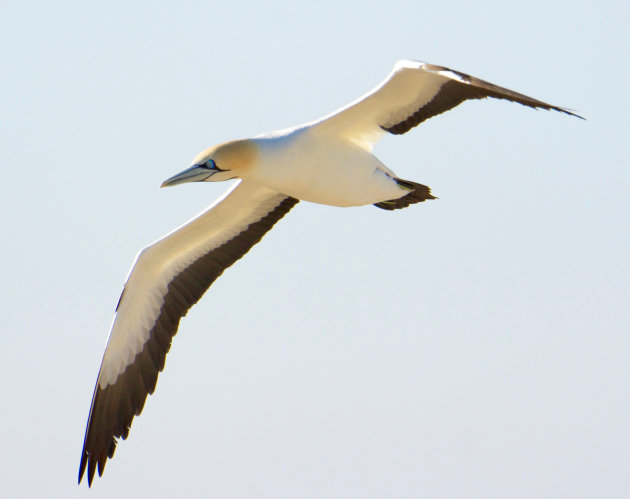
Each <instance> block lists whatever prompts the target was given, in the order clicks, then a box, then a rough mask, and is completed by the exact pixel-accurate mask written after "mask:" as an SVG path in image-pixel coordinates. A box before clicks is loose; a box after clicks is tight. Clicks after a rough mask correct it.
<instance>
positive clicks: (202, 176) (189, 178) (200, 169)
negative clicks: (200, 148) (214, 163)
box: [160, 165, 217, 187]
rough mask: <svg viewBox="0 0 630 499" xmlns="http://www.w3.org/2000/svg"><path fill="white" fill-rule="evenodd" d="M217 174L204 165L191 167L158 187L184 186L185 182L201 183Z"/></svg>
mask: <svg viewBox="0 0 630 499" xmlns="http://www.w3.org/2000/svg"><path fill="white" fill-rule="evenodd" d="M215 173H217V170H213V169H211V168H208V167H207V166H205V165H193V166H191V167H190V168H188V169H187V170H184V171H183V172H179V173H178V174H177V175H173V176H172V177H171V178H168V179H166V180H165V181H164V182H162V185H160V187H170V186H172V185H177V184H185V183H187V182H203V181H204V180H207V179H208V178H210V177H211V176H212V175H214V174H215Z"/></svg>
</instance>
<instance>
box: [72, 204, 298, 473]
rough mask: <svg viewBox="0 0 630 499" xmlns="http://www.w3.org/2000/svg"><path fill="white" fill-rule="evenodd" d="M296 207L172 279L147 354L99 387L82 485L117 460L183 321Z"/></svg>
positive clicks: (274, 214)
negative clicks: (118, 449) (118, 448)
mask: <svg viewBox="0 0 630 499" xmlns="http://www.w3.org/2000/svg"><path fill="white" fill-rule="evenodd" d="M297 202H298V200H297V199H294V198H291V197H284V198H283V199H282V201H281V202H279V203H278V204H277V205H276V206H275V208H273V209H272V210H271V211H269V212H268V213H267V214H266V215H264V216H262V218H260V219H259V220H257V221H254V222H253V223H251V224H249V225H248V226H247V227H246V228H245V229H244V230H242V231H241V232H240V233H239V234H237V235H235V236H234V237H233V238H231V239H230V240H228V241H227V242H225V243H224V244H222V245H221V246H218V247H216V248H213V249H212V250H210V251H208V252H207V253H205V254H203V255H202V256H201V257H199V258H198V259H196V260H195V261H194V262H192V263H191V264H190V265H188V266H187V267H186V268H184V269H183V270H181V271H180V272H179V273H178V274H176V275H175V276H174V277H173V279H172V280H171V281H170V283H169V284H168V289H167V292H166V294H165V295H164V297H163V305H162V308H161V310H160V312H159V316H158V317H157V319H156V321H155V323H154V325H153V328H152V329H151V330H150V333H149V338H148V340H147V341H146V342H145V343H144V345H143V348H142V350H141V351H140V352H139V353H138V354H137V355H136V357H135V358H134V360H133V362H132V363H131V364H129V365H128V366H127V367H126V368H125V370H124V371H123V372H122V373H121V374H120V375H119V376H118V378H117V379H116V382H115V383H113V384H110V385H107V387H106V388H104V389H103V388H101V386H100V384H99V383H97V385H96V388H95V390H94V395H93V398H92V406H91V410H90V417H89V420H88V424H87V430H86V433H85V441H84V444H83V452H82V454H81V464H80V466H79V483H80V482H81V479H82V478H83V475H84V473H85V471H86V469H87V477H88V484H90V485H91V484H92V480H93V478H94V474H95V472H96V470H97V469H98V474H99V476H100V475H102V474H103V471H104V469H105V463H106V461H107V459H108V458H111V457H113V455H114V451H115V450H116V443H117V439H118V438H123V439H125V438H127V436H128V434H129V428H130V426H131V422H132V421H133V418H134V416H137V415H139V414H140V412H142V408H143V406H144V403H145V401H146V398H147V395H148V394H151V393H153V391H154V390H155V385H156V383H157V378H158V374H159V372H160V371H162V369H164V361H165V359H166V354H167V353H168V351H169V349H170V347H171V339H172V338H173V336H174V335H175V333H176V332H177V328H178V326H179V321H180V319H181V318H182V317H183V316H185V315H186V313H187V312H188V310H189V309H190V308H191V307H192V306H193V305H194V304H195V303H196V302H197V301H198V300H199V299H200V298H201V297H202V296H203V294H204V293H205V292H206V290H207V289H208V288H209V287H210V285H211V284H212V283H213V282H214V281H215V280H216V279H217V278H218V277H219V276H220V275H221V274H222V273H223V271H224V270H225V269H226V268H228V267H229V266H230V265H232V264H233V263H234V262H236V261H237V260H238V259H239V258H241V257H242V256H243V255H245V253H247V252H248V251H249V249H250V248H251V247H252V246H254V245H255V244H256V243H257V242H259V241H260V240H261V239H262V237H263V236H264V235H265V234H266V233H267V232H268V231H269V230H270V229H271V227H273V225H274V224H275V223H276V222H277V221H278V220H280V219H281V218H282V217H283V216H284V215H285V214H286V213H287V212H288V211H289V210H290V209H291V208H292V207H293V206H295V205H296V204H297Z"/></svg>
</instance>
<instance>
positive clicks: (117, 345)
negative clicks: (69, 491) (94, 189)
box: [79, 181, 298, 484]
mask: <svg viewBox="0 0 630 499" xmlns="http://www.w3.org/2000/svg"><path fill="white" fill-rule="evenodd" d="M297 202H298V200H297V199H294V198H292V197H287V196H286V195H284V194H280V193H278V192H275V191H272V190H269V189H267V188H265V187H261V186H257V185H254V184H249V183H247V182H245V181H240V182H238V183H237V185H235V186H234V187H233V188H232V189H231V190H230V191H229V192H228V193H226V195H225V196H224V197H223V198H222V199H220V200H219V201H217V202H216V203H215V204H214V205H213V206H211V207H210V208H209V209H208V210H206V211H205V212H203V213H201V214H200V215H199V216H197V217H196V218H194V219H193V220H191V221H190V222H188V223H187V224H185V225H183V226H182V227H180V228H179V229H177V230H175V231H174V232H172V233H170V234H168V235H167V236H165V237H164V238H162V239H160V240H159V241H157V242H156V243H154V244H152V245H151V246H148V247H147V248H145V249H144V250H142V251H141V252H140V253H139V255H138V257H137V258H136V261H135V263H134V265H133V267H132V269H131V271H130V273H129V276H128V278H127V282H126V283H125V287H124V289H123V293H122V295H121V297H120V301H119V303H118V306H117V308H116V315H115V317H114V322H113V325H112V329H111V332H110V335H109V339H108V341H107V347H106V349H105V354H104V356H103V361H102V364H101V369H100V371H99V375H98V380H97V382H96V388H95V389H94V396H93V398H92V406H91V408H90V416H89V419H88V424H87V429H86V433H85V441H84V444H83V452H82V454H81V464H80V468H79V482H81V479H82V478H83V474H84V473H85V470H86V468H87V472H88V483H90V484H91V483H92V479H93V478H94V473H95V470H96V468H97V467H98V473H99V475H101V474H102V473H103V470H104V468H105V463H106V461H107V459H108V458H111V457H112V456H113V455H114V450H115V449H116V441H117V440H116V439H117V438H118V437H122V438H123V439H124V438H126V437H127V435H128V433H129V427H130V425H131V422H132V420H133V418H134V416H136V415H138V414H140V412H141V411H142V408H143V406H144V402H145V400H146V398H147V395H148V394H150V393H153V390H154V389H155V384H156V382H157V377H158V373H159V372H160V371H161V370H162V369H163V368H164V360H165V357H166V354H167V352H168V351H169V348H170V346H171V339H172V337H173V336H174V335H175V333H176V332H177V327H178V325H179V321H180V319H181V318H182V317H183V316H184V315H186V312H187V311H188V309H190V307H192V306H193V305H194V304H195V303H196V302H197V301H198V300H199V299H200V298H201V296H202V295H203V294H204V293H205V291H206V290H207V289H208V287H209V286H210V285H211V284H212V283H213V282H214V281H215V279H217V277H219V276H220V275H221V274H222V273H223V271H224V270H225V269H226V268H228V267H229V266H230V265H232V264H233V263H234V262H235V261H236V260H238V259H239V258H241V257H242V256H243V255H244V254H245V253H247V251H249V249H250V248H251V247H252V246H253V245H254V244H256V243H257V242H258V241H260V240H261V238H262V237H263V236H264V235H265V233H267V232H268V231H269V230H270V229H271V227H272V226H273V225H274V224H275V223H276V222H277V221H278V220H280V219H281V218H282V217H283V216H284V215H285V214H286V213H287V212H288V211H289V210H290V209H291V208H292V207H293V206H294V205H295V204H296V203H297Z"/></svg>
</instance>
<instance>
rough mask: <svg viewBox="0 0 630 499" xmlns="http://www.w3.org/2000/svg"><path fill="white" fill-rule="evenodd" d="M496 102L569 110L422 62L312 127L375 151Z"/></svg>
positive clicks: (404, 67) (403, 67)
mask: <svg viewBox="0 0 630 499" xmlns="http://www.w3.org/2000/svg"><path fill="white" fill-rule="evenodd" d="M485 97H493V98H495V99H505V100H509V101H512V102H518V103H519V104H523V105H524V106H529V107H532V108H540V109H549V110H550V109H553V110H554V111H560V112H562V113H566V114H570V115H572V116H577V117H578V118H580V116H578V115H576V114H574V113H572V112H570V111H569V110H567V109H564V108H561V107H557V106H553V105H551V104H547V103H545V102H542V101H539V100H537V99H533V98H532V97H528V96H526V95H523V94H519V93H517V92H514V91H512V90H508V89H507V88H503V87H499V86H497V85H494V84H492V83H488V82H487V81H483V80H480V79H479V78H475V77H474V76H470V75H467V74H464V73H460V72H459V71H454V70H452V69H449V68H445V67H442V66H436V65H433V64H427V63H423V62H418V61H406V60H404V61H399V62H397V63H396V65H395V66H394V69H393V70H392V72H391V73H390V74H389V75H388V76H387V78H386V79H385V80H384V81H383V82H382V83H381V84H380V85H379V86H377V87H376V88H375V89H373V90H372V91H370V92H368V93H367V94H365V95H363V96H362V97H360V98H359V99H357V100H356V101H354V102H352V103H350V104H348V105H347V106H345V107H343V108H342V109H340V110H338V111H335V112H334V113H332V114H330V115H328V116H325V117H324V118H322V119H320V120H318V121H316V122H314V123H310V124H309V125H310V127H311V129H312V130H313V132H315V133H317V132H319V133H323V134H331V135H335V136H341V137H345V138H347V139H349V140H352V141H353V142H355V143H357V144H359V145H361V146H363V147H365V148H366V149H368V150H370V149H371V148H372V147H373V146H374V144H375V143H376V142H377V141H378V139H379V138H380V137H381V136H382V135H383V134H384V133H385V132H389V133H393V134H396V135H398V134H403V133H405V132H408V131H409V130H411V129H412V128H413V127H415V126H417V125H419V124H420V123H422V122H423V121H425V120H427V119H429V118H431V117H433V116H436V115H438V114H441V113H443V112H445V111H448V110H449V109H452V108H454V107H455V106H458V105H459V104H461V103H462V102H464V101H465V100H468V99H483V98H485Z"/></svg>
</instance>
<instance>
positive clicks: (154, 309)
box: [79, 61, 577, 484]
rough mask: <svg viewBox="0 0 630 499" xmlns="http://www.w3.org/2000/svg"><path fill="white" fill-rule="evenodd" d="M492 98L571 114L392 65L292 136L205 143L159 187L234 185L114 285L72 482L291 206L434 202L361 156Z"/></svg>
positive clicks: (91, 466) (437, 70) (123, 431)
mask: <svg viewBox="0 0 630 499" xmlns="http://www.w3.org/2000/svg"><path fill="white" fill-rule="evenodd" d="M484 97H494V98H498V99H506V100H510V101H514V102H518V103H520V104H523V105H526V106H529V107H532V108H542V109H552V110H556V111H560V112H563V113H566V114H570V115H573V116H577V115H575V114H573V113H571V112H570V111H568V110H566V109H563V108H559V107H556V106H552V105H550V104H546V103H544V102H541V101H538V100H536V99H532V98H531V97H527V96H525V95H522V94H518V93H516V92H513V91H511V90H507V89H504V88H501V87H498V86H496V85H493V84H490V83H487V82H485V81H483V80H479V79H477V78H474V77H471V76H468V75H465V74H463V73H459V72H457V71H453V70H450V69H448V68H444V67H440V66H434V65H431V64H425V63H421V62H414V61H400V62H398V63H397V64H396V65H395V66H394V69H393V71H392V72H391V73H390V74H389V76H388V77H387V78H386V79H385V81H384V82H383V83H381V84H380V85H379V86H378V87H376V88H375V89H374V90H372V91H371V92H369V93H367V94H365V95H364V96H363V97H361V98H359V99H358V100H356V101H354V102H353V103H351V104H349V105H348V106H346V107H344V108H342V109H340V110H338V111H335V112H334V113H332V114H330V115H328V116H326V117H324V118H322V119H320V120H317V121H313V122H311V123H307V124H305V125H301V126H298V127H295V128H292V129H288V130H282V131H277V132H271V133H268V134H263V135H260V136H258V137H254V138H251V139H243V140H236V141H232V142H227V143H225V144H220V145H218V146H214V147H211V148H209V149H207V150H206V151H204V152H202V153H201V154H199V155H198V156H197V157H196V158H195V160H194V161H193V165H192V166H191V167H190V168H189V169H187V170H185V171H183V172H181V173H180V174H177V175H175V176H174V177H172V178H170V179H168V180H166V181H165V182H164V183H163V186H168V185H176V184H179V183H185V182H193V181H211V182H215V181H222V180H228V179H234V178H237V179H240V180H238V182H237V183H236V185H234V186H233V187H231V188H230V190H229V191H228V192H227V193H226V194H225V195H224V196H223V197H222V198H221V199H219V200H218V201H216V202H215V203H213V204H212V205H211V206H210V207H209V208H208V209H207V210H206V211H204V212H203V213H201V214H200V215H198V216H197V217H196V218H194V219H193V220H191V221H190V222H188V223H186V224H185V225H183V226H181V227H180V228H178V229H176V230H175V231H173V232H171V233H170V234H168V235H166V236H164V237H163V238H162V239H160V240H158V241H156V242H155V243H153V244H152V245H150V246H148V247H147V248H145V249H143V250H142V251H141V252H140V253H139V254H138V256H137V258H136V261H135V262H134V264H133V267H132V269H131V271H130V273H129V276H128V278H127V282H126V283H125V287H124V290H123V293H122V296H121V298H120V301H119V304H118V307H117V309H116V314H115V317H114V322H113V325H112V329H111V332H110V336H109V339H108V342H107V347H106V349H105V354H104V356H103V361H102V364H101V369H100V371H99V375H98V380H97V383H96V388H95V390H94V396H93V399H92V406H91V409H90V416H89V420H88V425H87V430H86V435H85V442H84V447H83V452H82V454H81V464H80V470H79V482H80V481H81V479H82V477H83V475H84V473H85V471H86V469H87V471H88V483H89V484H91V483H92V479H93V477H94V474H95V471H96V469H98V472H99V475H100V474H102V472H103V469H104V467H105V463H106V461H107V459H108V458H111V457H112V456H113V453H114V450H115V448H116V439H117V438H119V437H122V438H126V437H127V435H128V432H129V427H130V425H131V422H132V420H133V417H134V416H135V415H138V414H140V412H141V411H142V408H143V406H144V402H145V400H146V397H147V395H148V394H150V393H153V390H154V389H155V384H156V382H157V376H158V373H159V372H160V371H161V370H162V369H163V368H164V361H165V357H166V353H167V352H168V350H169V348H170V344H171V339H172V337H173V336H174V335H175V333H176V332H177V328H178V325H179V321H180V319H181V317H183V316H184V315H186V312H187V311H188V309H189V308H190V307H191V306H192V305H194V304H195V303H196V302H197V301H198V300H199V298H201V296H202V295H203V294H204V292H205V291H206V290H207V289H208V287H209V286H210V285H211V284H212V282H214V280H215V279H216V278H217V277H218V276H219V275H221V273H222V272H223V271H224V270H225V269H226V268H227V267H229V266H230V265H232V264H233V263H234V262H235V261H236V260H238V259H239V258H240V257H242V256H243V255H244V254H245V253H246V252H247V251H248V250H249V249H250V248H251V247H252V246H253V245H254V244H256V243H257V242H258V241H260V239H261V238H262V237H263V236H264V234H265V233H266V232H267V231H269V230H270V229H271V227H272V226H273V225H274V224H275V223H276V222H277V221H278V220H279V219H280V218H282V217H283V216H284V215H285V214H286V213H287V212H288V211H289V210H290V209H291V208H292V207H293V206H294V205H295V204H297V203H298V201H300V200H304V201H311V202H315V203H322V204H328V205H332V206H361V205H367V204H374V205H376V206H378V207H379V208H383V209H386V210H395V209H400V208H405V207H407V206H409V205H410V204H414V203H418V202H422V201H425V200H427V199H434V197H433V196H432V195H431V193H430V189H429V188H428V187H426V186H424V185H422V184H417V183H415V182H411V181H407V180H403V179H400V178H398V177H396V175H395V174H394V173H393V172H392V171H391V170H390V169H389V168H387V167H386V166H385V165H383V164H382V163H381V162H380V161H379V160H378V158H376V157H375V156H374V155H373V154H372V153H371V150H372V147H373V146H374V144H375V143H376V142H377V141H378V139H379V138H380V137H382V136H383V135H384V134H386V133H392V134H402V133H405V132H407V131H408V130H410V129H411V128H413V127H414V126H416V125H418V124H420V123H421V122H422V121H424V120H426V119H428V118H430V117H432V116H435V115H437V114H440V113H442V112H444V111H447V110H449V109H451V108H453V107H455V106H457V105H458V104H460V103H461V102H463V101H464V100H467V99H480V98H484Z"/></svg>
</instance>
